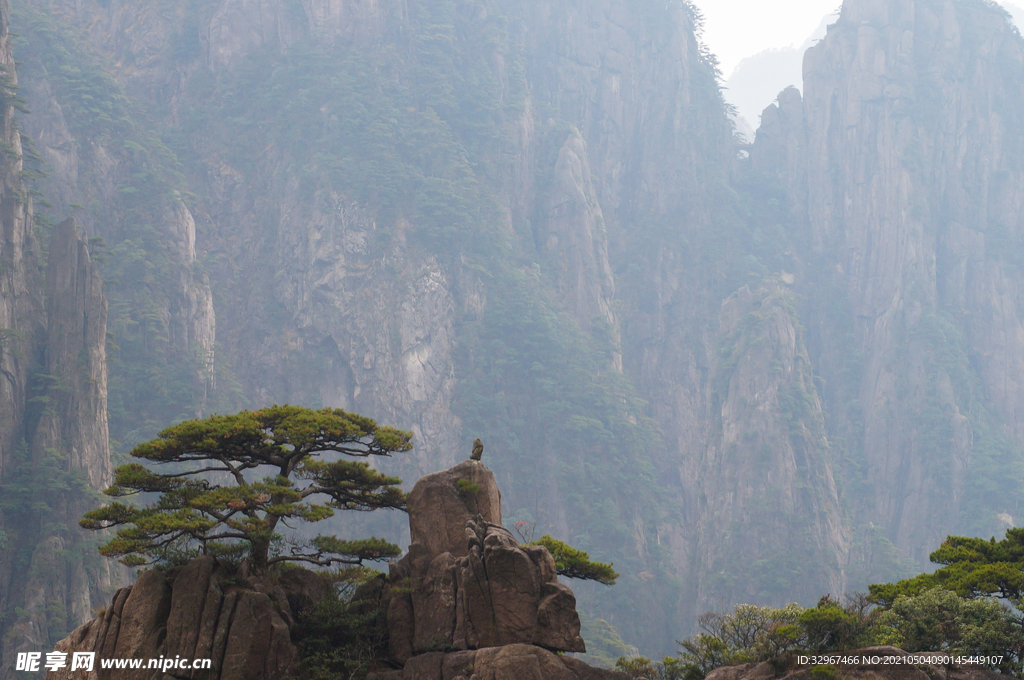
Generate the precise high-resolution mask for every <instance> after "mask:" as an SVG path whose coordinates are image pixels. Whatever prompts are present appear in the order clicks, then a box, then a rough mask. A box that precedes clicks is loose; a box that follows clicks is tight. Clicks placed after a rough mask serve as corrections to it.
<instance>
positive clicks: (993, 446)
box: [0, 0, 1024, 663]
mask: <svg viewBox="0 0 1024 680" xmlns="http://www.w3.org/2000/svg"><path fill="white" fill-rule="evenodd" d="M16 19H18V20H19V21H21V22H22V28H21V29H19V32H20V33H21V34H22V36H23V38H22V44H21V46H20V47H19V49H20V50H21V51H22V52H21V53H23V54H24V55H25V56H24V57H23V58H24V61H25V66H24V67H23V69H22V71H23V79H22V80H23V93H24V96H25V97H26V98H27V99H28V101H29V104H30V107H29V108H30V109H31V111H32V113H31V114H24V116H23V118H22V125H23V128H24V129H25V130H26V131H27V132H28V133H29V135H30V136H31V137H32V138H34V139H35V144H36V148H37V149H38V154H39V155H40V156H41V157H42V159H43V160H44V161H45V164H46V166H47V168H49V172H50V174H49V177H48V178H46V179H43V180H40V181H39V182H38V183H37V185H36V186H37V187H38V189H39V190H40V191H42V193H43V195H44V196H45V197H47V198H48V199H49V201H50V203H52V205H53V208H50V209H47V211H46V213H45V214H46V215H52V216H53V217H54V218H55V219H56V218H63V217H64V216H65V214H67V213H69V212H71V211H75V214H76V216H79V217H80V220H81V222H82V224H83V225H84V226H85V230H86V232H87V233H88V234H89V236H92V237H97V236H99V237H103V238H104V239H105V240H106V242H107V244H108V251H109V252H108V253H107V254H106V257H107V264H105V265H103V266H104V267H105V268H106V269H104V270H103V271H104V276H105V277H108V278H110V279H113V281H112V283H111V284H110V285H109V286H108V294H109V297H110V300H111V323H110V326H111V330H112V331H113V333H114V337H115V343H116V345H117V347H118V350H117V351H116V352H112V354H111V361H110V383H111V386H112V387H111V390H110V394H111V395H112V396H111V403H110V407H109V411H110V414H111V416H110V422H111V427H112V428H113V431H114V432H115V434H116V437H115V438H116V439H119V440H120V441H121V442H122V444H125V443H127V444H130V443H132V442H134V441H137V440H138V438H145V437H148V436H151V434H152V433H153V432H155V431H156V430H157V429H159V427H161V426H163V425H166V424H167V423H168V422H170V421H171V420H173V419H176V418H184V417H189V416H192V415H196V414H202V413H207V412H210V411H211V410H214V409H220V410H223V411H226V410H236V409H238V408H242V407H245V406H258V405H261V404H269V403H275V402H277V403H284V402H293V403H304V404H308V405H314V406H315V405H329V406H338V407H344V408H348V409H351V410H354V411H358V412H361V413H365V414H367V415H369V416H372V417H374V418H376V419H377V420H378V421H380V422H387V423H390V424H394V425H397V426H400V427H404V428H408V429H411V430H413V431H414V433H415V442H416V449H415V452H414V455H413V456H411V457H410V458H409V461H408V462H406V463H401V462H398V461H396V462H395V463H394V464H393V465H392V466H391V467H390V469H391V470H394V471H395V472H396V473H397V474H399V475H401V476H403V477H405V478H415V477H418V476H419V475H421V474H423V473H428V472H432V471H435V470H439V469H441V468H443V467H446V466H448V465H451V464H452V463H454V462H455V460H456V456H457V454H456V452H457V451H468V449H469V444H468V443H469V442H470V441H471V440H472V439H473V438H474V437H477V436H480V437H482V438H483V439H484V440H485V441H486V442H487V446H488V461H489V462H490V464H491V465H492V467H493V469H494V471H495V475H496V477H497V478H498V479H499V480H501V483H502V485H503V488H504V490H505V504H506V512H505V520H506V521H510V520H512V521H516V520H519V521H526V522H527V523H530V522H535V523H536V526H537V528H538V530H539V531H541V532H550V533H552V534H555V535H559V536H564V537H566V538H568V539H569V540H570V542H572V543H574V544H578V545H580V546H581V547H583V548H585V549H588V550H590V551H591V552H592V554H594V555H595V556H596V555H600V556H601V559H614V560H615V561H616V566H617V568H619V569H620V571H622V573H623V578H622V580H621V581H620V585H618V586H616V589H615V590H614V592H610V593H606V592H602V593H598V592H595V591H593V590H591V589H589V588H586V587H583V588H580V589H579V592H578V595H579V597H580V601H581V603H582V605H581V606H582V607H583V608H584V609H586V610H587V611H591V610H592V611H593V613H594V614H595V615H600V616H603V617H604V618H607V619H608V620H610V621H611V622H612V623H614V624H615V625H616V626H617V627H618V628H619V630H620V631H621V632H623V635H624V637H625V638H626V639H627V640H635V641H637V642H639V643H641V644H642V645H644V651H645V652H648V653H650V652H649V650H657V654H660V653H667V652H670V651H672V649H673V647H672V641H673V640H674V639H676V638H678V637H679V636H680V635H683V634H685V633H686V632H687V629H688V627H689V626H690V625H691V623H690V622H692V621H693V619H694V615H695V614H696V613H698V612H699V611H701V610H703V609H705V608H709V607H717V606H720V603H721V602H723V601H725V602H734V601H739V600H744V601H757V602H763V603H771V604H776V605H781V604H784V603H785V602H786V601H789V600H792V599H800V600H802V601H806V602H813V601H814V600H816V599H817V598H818V597H820V596H821V595H822V594H824V593H826V592H831V593H839V592H843V591H845V590H847V589H850V588H863V587H864V585H865V584H866V583H867V582H869V581H881V580H887V579H891V578H894V577H897V576H900V575H904V574H905V572H906V571H908V570H909V571H916V570H918V569H919V568H920V567H922V566H924V565H923V561H924V560H925V558H926V556H927V554H928V552H929V551H930V550H932V549H934V547H935V546H936V545H937V544H938V542H939V541H940V540H941V538H942V537H944V536H945V535H946V534H947V533H949V532H952V531H962V532H969V533H979V534H984V535H991V534H992V533H998V532H999V530H1000V529H1001V528H1002V527H1003V526H1005V525H1006V524H1007V523H1008V522H1009V523H1013V522H1015V521H1016V519H1015V516H1016V515H1015V513H1018V512H1019V511H1018V510H1017V508H1018V504H1019V502H1024V498H1021V494H1020V491H1019V489H1020V488H1024V480H1020V479H1018V478H1016V477H1014V475H1015V474H1017V473H1009V474H1008V473H1007V472H1006V471H1007V470H1016V469H1018V467H1016V466H1018V464H1019V463H1020V461H1021V460H1022V456H1021V446H1022V445H1024V441H1022V437H1024V428H1022V426H1021V425H1020V423H1019V422H1018V421H1019V420H1020V418H1019V416H1020V413H1021V412H1022V411H1021V409H1022V408H1024V406H1021V404H1020V403H1018V402H1020V400H1021V392H1022V390H1024V387H1022V385H1024V363H1022V359H1021V357H1022V356H1024V352H1022V350H1024V346H1022V345H1024V326H1022V325H1021V319H1020V317H1021V312H1020V310H1019V309H1018V307H1019V299H1020V297H1021V296H1020V290H1019V285H1020V283H1021V282H1020V281H1019V278H1020V275H1019V273H1018V272H1019V271H1020V266H1021V264H1022V263H1024V260H1022V261H1021V262H1018V260H1020V259H1021V257H1020V256H1019V253H1020V252H1021V247H1022V243H1021V234H1022V227H1021V225H1020V207H1021V206H1020V203H1021V197H1022V196H1024V191H1022V184H1021V181H1022V178H1021V176H1020V175H1021V171H1020V168H1018V163H1017V161H1016V159H1017V158H1019V157H1020V156H1021V153H1020V152H1021V151H1022V150H1024V149H1022V148H1021V147H1022V144H1024V135H1022V133H1021V131H1022V130H1024V125H1021V123H1022V122H1024V121H1022V120H1021V119H1022V116H1024V96H1022V94H1021V87H1020V79H1021V75H1022V74H1021V69H1022V68H1024V66H1022V53H1024V52H1022V48H1021V44H1020V39H1019V37H1018V36H1016V34H1015V33H1014V32H1013V30H1012V28H1011V27H1010V26H1009V24H1007V22H1006V20H1005V17H1004V16H1003V15H1002V14H1001V13H1000V12H999V11H998V10H997V9H995V8H992V7H989V6H987V5H986V4H984V3H978V2H972V1H969V0H920V1H915V2H911V1H910V0H884V1H883V0H848V1H847V2H846V3H845V4H844V7H843V10H842V14H841V16H840V18H839V20H838V21H837V22H836V23H835V24H834V25H833V26H831V27H830V28H829V31H828V35H827V36H826V37H825V38H824V39H823V40H822V41H821V42H820V43H819V44H818V45H817V46H816V47H814V48H813V49H811V50H810V51H809V52H808V54H807V57H806V60H805V64H804V71H805V84H804V88H805V89H804V92H805V96H804V97H803V98H801V96H800V94H799V93H798V92H797V91H796V90H793V89H790V90H786V91H784V92H783V93H781V94H780V96H779V101H778V104H777V105H776V106H773V107H769V109H767V110H766V111H765V113H764V115H763V117H762V126H761V129H760V130H759V131H758V134H757V138H756V141H755V143H754V144H753V145H752V146H751V147H749V148H745V149H741V148H740V145H739V143H738V142H737V141H736V140H734V139H733V136H732V130H731V126H730V123H729V118H728V115H727V111H726V108H725V106H724V104H723V102H722V99H721V96H720V93H719V89H718V84H717V81H716V76H715V70H714V60H713V57H712V56H711V55H709V54H708V53H707V51H706V49H705V48H703V47H702V46H701V44H700V40H699V33H700V18H699V12H697V11H696V10H695V9H694V8H693V7H692V6H690V5H689V4H688V3H686V2H668V3H666V2H663V1H657V2H655V1H653V0H651V1H648V0H643V1H640V2H624V1H623V0H597V1H588V2H583V1H582V0H544V1H541V2H531V3H526V4H523V3H513V2H504V1H502V0H486V1H485V0H467V1H465V2H461V1H460V2H442V1H441V0H416V1H413V0H388V1H384V0H380V1H376V2H347V1H346V2H335V1H331V2H327V1H326V0H307V1H304V2H302V3H297V2H289V1H286V0H262V1H261V2H249V1H241V0H219V1H218V2H211V3H191V2H187V1H186V0H181V1H180V2H170V3H159V7H158V6H157V4H154V3H152V2H148V1H145V2H121V1H119V0H112V1H111V2H100V1H99V0H81V1H77V2H65V1H63V0H36V1H33V2H29V3H27V4H26V6H24V7H21V8H19V14H18V15H17V17H16ZM54 36H56V38H59V40H57V39H56V38H55V37H54ZM55 45H62V46H66V49H67V50H69V51H68V52H67V54H69V55H70V57H68V58H66V59H65V58H64V57H61V55H62V54H65V53H64V52H62V51H61V50H59V49H56V48H55V47H54V46H55ZM62 59H63V61H62ZM75 69H78V70H77V71H76V70H75ZM81 92H89V93H90V96H91V97H92V99H89V100H86V99H83V98H81V97H79V96H78V93H81ZM97 100H98V101H100V104H95V103H94V102H95V101H97ZM111 112H113V113H111ZM125 121H127V122H125ZM124 140H127V141H124ZM11 143H12V144H15V143H20V142H18V140H17V139H15V138H12V141H11ZM740 151H748V152H749V154H750V156H749V159H745V158H743V157H742V155H743V154H741V153H739V152H740ZM10 181H12V182H13V181H14V179H10ZM5 186H6V185H5ZM12 186H14V185H12ZM175 192H177V193H175ZM76 204H77V205H81V207H80V208H74V207H73V206H74V205H76ZM3 205H11V206H15V205H21V204H17V203H16V202H15V203H9V204H8V203H4V204H3ZM12 209H13V208H12ZM18 210H24V208H19V209H18ZM18 210H14V211H13V212H12V213H11V215H13V216H14V217H12V219H11V221H9V222H5V225H8V224H9V225H10V227H7V226H5V228H9V229H11V230H13V231H12V233H14V234H16V235H17V234H20V236H17V237H12V239H13V240H12V242H13V243H15V244H21V245H16V246H14V250H5V251H4V255H5V257H12V258H13V259H11V262H12V265H11V266H12V267H14V268H15V269H5V270H4V272H3V273H2V275H3V276H4V277H7V278H4V279H3V283H0V285H6V286H8V287H10V286H11V285H19V286H22V288H24V289H25V290H26V291H30V292H29V293H26V294H21V295H20V297H19V296H15V297H14V298H11V299H13V300H15V302H16V305H17V307H13V306H11V305H12V304H15V303H10V302H8V301H7V300H8V298H3V299H0V305H4V306H2V307H0V314H4V315H6V316H4V317H3V319H5V320H4V321H3V327H4V328H15V329H19V330H18V333H17V334H12V335H11V338H12V339H11V340H10V342H23V343H25V344H24V347H25V348H26V351H25V352H23V353H21V354H18V353H14V352H8V353H4V354H3V356H2V357H0V361H3V362H5V363H4V364H3V366H4V367H5V370H6V371H9V372H10V374H11V375H12V376H14V377H13V378H12V379H11V380H9V381H8V383H5V385H4V387H3V388H2V389H4V390H8V392H9V397H10V399H11V400H13V401H12V403H15V404H20V403H22V402H23V401H24V398H25V397H24V395H26V394H27V392H26V390H27V389H28V387H27V380H28V377H27V376H28V375H29V373H28V372H27V369H26V368H25V367H24V366H23V365H21V364H19V363H18V362H22V361H23V359H22V358H20V357H22V356H26V357H27V356H32V351H33V350H32V349H31V348H40V349H36V350H34V351H35V352H36V354H37V355H38V354H40V352H41V348H43V347H46V346H47V345H46V342H47V341H46V339H45V328H46V325H45V323H43V322H42V321H41V319H42V318H43V316H42V315H43V314H44V309H45V308H46V307H45V303H44V301H43V297H42V293H41V292H31V291H41V290H42V288H41V287H40V285H41V284H32V285H28V284H24V283H17V284H12V283H9V281H15V280H16V281H19V282H23V281H28V280H30V279H31V280H35V279H32V277H36V279H38V278H39V277H38V271H37V270H38V267H39V264H38V257H37V258H36V260H33V259H32V258H33V257H36V256H33V255H31V254H30V252H31V251H34V250H35V249H37V248H36V247H35V246H34V245H32V237H31V234H30V233H29V230H28V227H27V226H26V225H27V222H26V221H25V220H26V219H27V218H26V217H24V216H22V217H18V215H19V214H20V213H18ZM5 219H6V218H5ZM19 220H21V221H19ZM19 225H20V226H19ZM5 248H7V246H6V245H5ZM18 249H20V250H18ZM21 251H24V252H25V253H26V255H24V256H21V255H18V256H16V257H15V256H13V255H11V256H8V255H7V253H9V252H10V253H15V252H21ZM5 262H6V260H5ZM33 263H35V264H33ZM18 267H20V268H21V270H23V271H24V272H25V273H22V274H17V276H16V277H15V278H11V276H12V274H10V272H12V271H15V270H16V269H17V268H18ZM21 270H18V271H21ZM32 272H36V273H32ZM19 277H20V278H19ZM5 337H6V336H5ZM5 342H7V341H6V340H5ZM90 356H91V355H90ZM147 386H156V388H155V389H149V387H147ZM18 395H22V396H18ZM3 396H4V399H5V400H6V399H7V398H8V394H7V393H4V395H3ZM19 399H21V400H22V401H19ZM92 403H94V404H95V405H97V408H98V403H99V402H97V401H96V400H95V399H94V401H93V402H92ZM17 408H23V407H21V406H18V407H17ZM17 408H16V409H15V410H14V413H15V414H17V413H19V411H18V410H17ZM15 417H16V418H20V417H21V416H18V415H16V416H15ZM33 431H34V430H33ZM6 432H7V431H6V430H3V431H0V445H3V446H4V447H5V449H4V452H5V453H4V455H3V456H0V465H2V466H7V465H8V462H7V461H9V460H11V458H10V455H8V454H7V453H6V451H9V450H11V449H10V446H11V445H13V443H16V442H17V441H18V439H17V437H14V438H11V437H12V436H13V435H9V434H5V433H6ZM3 437H7V439H3ZM4 469H6V468H4ZM96 470H99V468H96ZM90 474H92V473H90ZM100 476H102V475H100ZM94 477H95V475H94ZM98 479H99V477H95V480H98ZM492 523H493V524H499V523H500V522H495V521H493V520H492ZM364 528H365V527H364ZM375 528H380V529H381V530H382V531H383V530H387V531H390V532H392V533H396V534H397V533H399V532H403V531H404V528H403V527H399V526H397V525H394V524H392V525H388V526H386V527H382V526H381V525H377V526H376V527H375ZM337 530H338V531H339V532H341V533H345V532H353V533H357V532H361V531H363V529H357V528H354V527H350V526H340V525H339V526H338V527H337ZM461 530H462V529H461V528H459V527H455V528H454V529H453V531H455V533H456V534H458V532H459V531H461ZM488 531H490V530H489V529H487V528H486V527H485V528H482V529H481V532H482V538H480V537H478V538H480V540H482V541H483V543H484V545H486V540H487V537H488V535H489V534H488ZM495 531H497V529H495ZM498 533H500V532H498ZM496 535H497V534H496V533H495V536H496ZM494 540H499V539H497V538H496V539H494ZM451 554H452V556H453V558H455V559H462V558H463V557H468V555H462V554H459V553H451ZM434 557H436V555H434ZM449 566H451V565H449ZM453 578H454V577H453ZM456 580H457V579H456ZM453 582H454V581H453ZM445 583H448V582H447V581H446V582H445ZM448 585H451V584H448ZM638 611H642V612H643V616H638V615H637V614H636V612H638ZM445 634H446V635H447V633H445ZM453 634H454V633H453ZM424 663H425V662H424Z"/></svg>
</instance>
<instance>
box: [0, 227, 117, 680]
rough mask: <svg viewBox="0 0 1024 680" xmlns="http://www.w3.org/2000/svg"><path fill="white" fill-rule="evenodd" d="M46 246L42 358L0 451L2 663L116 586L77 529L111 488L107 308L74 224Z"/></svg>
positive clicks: (59, 631)
mask: <svg viewBox="0 0 1024 680" xmlns="http://www.w3.org/2000/svg"><path fill="white" fill-rule="evenodd" d="M47 243H48V256H47V267H46V276H45V280H46V284H45V286H46V288H45V291H46V292H45V309H46V313H45V316H44V320H45V326H44V330H43V334H44V339H43V340H42V341H41V343H40V346H39V347H40V348H41V349H42V352H41V356H40V357H39V363H38V364H36V365H34V366H33V367H32V368H33V373H32V375H31V377H30V380H29V383H28V384H29V391H28V394H26V395H23V401H22V402H21V413H22V414H24V420H23V421H22V422H21V423H18V424H19V425H20V426H21V428H22V430H21V433H20V434H21V437H22V438H21V439H20V441H19V444H18V445H17V446H16V447H13V448H12V449H11V450H8V451H5V452H4V453H5V454H7V455H5V456H4V458H3V461H4V463H5V466H6V467H5V470H4V475H3V478H2V479H0V483H2V487H0V489H2V494H3V513H4V514H3V518H2V519H3V525H2V530H3V532H4V538H5V544H6V545H7V546H8V547H9V550H7V551H5V559H4V563H3V565H2V566H3V570H2V571H0V578H2V590H0V592H2V594H3V601H2V603H0V605H2V607H3V612H4V615H5V616H4V626H3V629H2V630H3V635H4V636H3V650H2V651H3V657H4V658H5V659H13V658H14V657H15V656H16V652H18V651H26V650H27V651H36V650H38V649H39V648H40V647H45V646H47V645H49V644H52V643H53V642H54V641H55V640H56V639H58V638H59V637H61V636H62V635H63V634H64V633H66V631H67V630H69V629H70V628H72V627H74V626H75V625H77V624H80V623H82V622H84V621H86V620H88V619H89V618H90V617H91V616H92V613H93V608H94V606H95V605H96V603H97V602H98V601H101V600H102V599H104V598H105V597H106V596H107V594H108V593H109V592H110V590H111V588H112V586H113V585H114V584H115V582H116V581H118V580H121V579H123V578H124V575H123V574H122V573H121V572H120V570H118V569H116V568H114V567H112V565H110V564H109V563H107V562H106V561H104V560H102V559H101V558H98V556H97V555H96V553H95V545H96V544H95V541H92V540H89V539H87V538H86V537H84V536H83V535H82V534H81V532H80V531H79V530H78V526H77V520H78V517H79V516H80V515H81V513H82V512H84V511H85V510H86V509H88V507H89V506H90V504H91V502H92V500H91V499H92V497H93V494H94V493H95V491H97V490H99V489H102V488H105V487H106V486H108V485H109V484H110V481H111V463H110V448H109V443H108V438H107V418H106V413H107V403H106V402H107V380H106V378H107V365H106V334H107V326H106V322H107V302H106V298H105V297H104V295H103V286H102V284H101V282H100V278H99V274H98V273H97V271H96V266H95V265H94V264H93V262H92V260H91V258H90V256H89V251H88V246H87V244H86V242H85V240H84V239H83V238H82V237H81V235H80V234H79V232H78V228H77V227H76V225H75V222H74V220H71V219H69V220H65V221H64V222H62V223H60V224H59V225H56V226H55V227H53V229H52V231H51V232H50V234H49V238H48V240H47ZM34 283H36V284H37V285H39V284H41V283H42V281H41V277H40V278H38V279H36V281H35V282H34ZM15 299H16V298H15ZM8 403H10V404H11V406H12V407H13V406H15V405H16V404H17V402H14V401H12V402H8ZM2 672H3V673H4V674H5V675H4V677H7V675H6V674H7V673H9V672H11V669H9V668H4V669H3V671H2Z"/></svg>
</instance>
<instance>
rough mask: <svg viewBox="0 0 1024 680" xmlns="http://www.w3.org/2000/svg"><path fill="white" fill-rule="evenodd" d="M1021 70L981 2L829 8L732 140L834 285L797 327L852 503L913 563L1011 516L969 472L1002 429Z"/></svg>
mask: <svg viewBox="0 0 1024 680" xmlns="http://www.w3.org/2000/svg"><path fill="white" fill-rule="evenodd" d="M1022 69H1024V50H1022V45H1021V41H1020V37H1019V35H1018V34H1017V33H1016V30H1015V29H1013V27H1012V25H1011V24H1010V23H1009V20H1008V17H1007V15H1006V14H1005V13H1004V12H1002V11H1001V10H999V9H998V8H997V7H994V6H987V5H983V4H981V3H966V2H964V3H958V2H914V3H911V2H873V1H869V0H859V1H856V2H854V1H851V2H847V3H845V4H844V6H843V11H842V14H841V16H840V18H839V20H838V21H837V22H836V23H835V24H834V25H832V26H830V27H829V31H828V36H827V38H825V39H824V40H823V41H822V42H821V43H820V44H818V45H817V46H815V47H813V48H811V49H810V50H809V51H808V52H807V56H806V57H805V61H804V81H805V82H804V87H805V89H804V98H803V100H801V98H800V96H799V94H798V93H796V92H795V91H792V90H789V91H786V92H784V93H783V94H782V95H780V97H779V103H778V105H777V106H773V107H769V109H767V110H766V111H765V116H764V117H763V124H762V128H761V130H760V131H759V132H758V137H757V141H756V143H755V145H754V147H753V150H752V157H753V162H754V163H755V165H757V166H759V167H761V168H763V169H764V170H766V171H767V172H771V173H775V174H777V176H778V177H779V179H780V181H781V182H782V183H783V184H784V185H785V187H786V188H787V193H788V196H789V199H790V200H791V202H792V207H793V216H794V218H795V219H796V220H798V221H799V222H800V223H801V224H802V225H803V228H804V229H806V234H807V237H808V240H809V247H808V248H807V249H806V250H804V251H803V253H802V257H803V258H805V259H804V262H805V266H806V267H807V269H806V270H805V281H806V282H807V285H808V286H816V287H821V286H827V287H829V288H831V289H832V290H834V291H835V293H836V297H835V300H833V304H832V305H827V304H826V303H825V301H824V300H822V299H817V300H812V301H811V302H810V305H809V307H810V309H809V310H808V315H807V317H806V320H805V322H804V323H805V324H806V325H807V326H808V328H809V329H810V330H809V333H810V336H811V337H810V340H809V341H808V345H809V347H810V349H811V355H812V360H813V362H814V363H815V365H816V366H817V370H818V372H819V373H821V374H822V375H823V376H824V377H825V378H826V380H827V381H828V382H827V383H826V385H825V387H824V388H823V397H824V403H825V407H826V410H827V411H828V412H829V413H830V423H829V430H830V432H829V435H830V437H832V438H833V439H834V440H843V441H845V442H846V447H847V452H848V453H849V454H851V455H852V456H853V457H854V458H855V459H856V465H857V466H858V467H859V469H860V472H859V473H854V472H853V470H851V469H848V470H847V478H848V479H849V480H850V481H851V482H853V483H855V484H859V485H861V486H862V488H863V489H864V490H863V492H862V493H860V494H858V495H857V498H856V502H855V503H854V505H855V506H856V507H857V510H858V514H859V516H860V517H861V518H862V519H863V520H867V521H870V522H872V523H874V524H875V525H878V526H879V527H881V528H882V530H883V532H884V535H885V537H886V538H888V539H889V540H890V541H892V542H893V543H894V544H895V545H897V546H899V547H900V549H901V550H902V551H904V553H905V554H907V555H909V556H910V557H912V558H913V559H914V560H915V561H917V562H923V561H924V560H925V559H926V557H927V554H928V553H929V552H930V551H931V550H932V549H934V546H935V545H937V544H938V542H939V541H941V539H942V538H943V537H944V536H945V535H946V534H948V533H951V532H955V531H960V532H963V531H969V532H979V533H983V534H984V535H990V534H992V533H999V532H1000V530H1001V527H1003V526H1005V524H1003V522H1005V521H1006V519H1005V518H1006V517H1015V514H1014V513H1016V512H1017V511H1016V510H1015V508H1016V500H1015V498H1016V496H1015V495H1014V494H1013V493H1012V492H1009V493H1008V494H1006V495H1003V494H1000V493H997V494H994V495H991V494H992V492H993V491H994V490H995V488H996V487H997V486H998V482H996V480H995V479H992V478H991V477H989V475H990V474H991V473H992V472H993V471H994V470H995V469H998V468H999V466H1000V465H1005V464H1006V463H1007V462H1008V460H1009V459H1008V458H1007V455H1008V454H1009V451H1011V450H1015V449H1016V448H1017V447H1019V445H1020V444H1021V442H1022V439H1021V430H1020V427H1019V424H1018V415H1017V414H1018V411H1019V409H1020V406H1019V402H1020V394H1019V390H1020V387H1019V386H1020V374H1021V369H1020V366H1019V363H1020V357H1021V356H1022V354H1021V351H1022V350H1024V346H1022V344H1021V343H1022V338H1024V327H1022V325H1021V317H1020V310H1019V300H1020V295H1019V291H1020V285H1021V281H1020V280H1019V274H1018V270H1017V265H1016V264H1015V258H1016V255H1014V254H1013V253H1016V252H1018V244H1019V243H1020V238H1021V213H1020V201H1019V196H1020V195H1021V186H1022V184H1021V181H1022V176H1021V172H1020V169H1019V168H1018V163H1017V160H1016V158H1017V157H1018V155H1019V149H1020V148H1021V146H1020V145H1021V143H1022V139H1024V138H1022V135H1021V128H1020V125H1019V121H1020V115H1021V113H1022V111H1021V109H1020V105H1021V102H1022V98H1021V94H1022V93H1021V85H1020V77H1021V75H1022ZM836 301H840V303H839V304H835V302H836ZM829 306H831V309H829V308H828V307H829ZM837 378H838V379H837ZM1009 455H1011V456H1012V454H1009ZM1004 469H1005V468H1004ZM854 474H858V475H862V476H861V478H860V479H856V478H854ZM982 480H985V481H982ZM994 485H995V486H994ZM1008 491H1009V490H1008ZM1010 521H1015V519H1014V520H1010Z"/></svg>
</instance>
